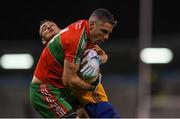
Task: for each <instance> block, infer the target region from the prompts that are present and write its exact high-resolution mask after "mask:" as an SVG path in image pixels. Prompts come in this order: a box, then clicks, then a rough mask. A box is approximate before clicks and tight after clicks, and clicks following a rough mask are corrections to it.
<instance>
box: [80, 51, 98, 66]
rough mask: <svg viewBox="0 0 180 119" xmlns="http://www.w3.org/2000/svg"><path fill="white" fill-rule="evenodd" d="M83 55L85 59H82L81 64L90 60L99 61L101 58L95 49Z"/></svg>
mask: <svg viewBox="0 0 180 119" xmlns="http://www.w3.org/2000/svg"><path fill="white" fill-rule="evenodd" d="M83 55H84V58H83V59H82V61H81V64H84V63H86V62H88V61H89V60H90V59H92V58H94V57H96V58H98V59H99V56H98V54H97V52H96V51H95V50H94V49H87V50H86V51H85V52H84V54H83Z"/></svg>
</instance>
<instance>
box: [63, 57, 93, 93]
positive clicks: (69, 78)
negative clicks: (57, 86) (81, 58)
mask: <svg viewBox="0 0 180 119" xmlns="http://www.w3.org/2000/svg"><path fill="white" fill-rule="evenodd" d="M78 67H79V65H78V64H73V63H70V62H68V61H67V60H65V61H64V72H63V77H62V81H63V83H64V85H65V86H69V87H72V88H81V89H86V90H90V89H93V86H92V85H91V84H89V83H86V82H85V81H84V80H82V79H81V78H80V77H78V76H77V74H76V72H77V70H78Z"/></svg>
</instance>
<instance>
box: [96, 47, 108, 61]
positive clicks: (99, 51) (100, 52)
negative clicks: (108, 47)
mask: <svg viewBox="0 0 180 119" xmlns="http://www.w3.org/2000/svg"><path fill="white" fill-rule="evenodd" d="M94 49H95V50H96V52H97V54H98V56H99V59H100V63H101V64H104V63H106V62H107V60H108V55H107V54H106V53H105V51H104V50H103V49H101V48H100V47H99V46H98V45H94Z"/></svg>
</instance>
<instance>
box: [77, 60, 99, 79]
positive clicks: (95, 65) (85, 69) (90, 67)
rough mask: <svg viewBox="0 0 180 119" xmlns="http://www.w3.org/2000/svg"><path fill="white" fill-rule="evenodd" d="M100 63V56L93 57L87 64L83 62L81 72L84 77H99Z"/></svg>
mask: <svg viewBox="0 0 180 119" xmlns="http://www.w3.org/2000/svg"><path fill="white" fill-rule="evenodd" d="M99 65H100V62H99V58H97V57H92V58H91V59H89V60H88V61H87V62H86V63H85V64H83V66H82V68H81V69H80V73H81V74H82V76H83V77H86V78H94V77H97V75H98V74H99V71H100V69H99Z"/></svg>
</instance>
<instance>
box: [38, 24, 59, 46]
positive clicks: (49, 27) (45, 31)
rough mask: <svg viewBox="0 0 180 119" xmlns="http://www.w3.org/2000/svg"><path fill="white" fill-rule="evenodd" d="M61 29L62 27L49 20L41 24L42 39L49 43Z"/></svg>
mask: <svg viewBox="0 0 180 119" xmlns="http://www.w3.org/2000/svg"><path fill="white" fill-rule="evenodd" d="M59 31H60V29H59V28H58V26H57V25H56V24H55V23H54V22H52V21H48V22H45V23H44V24H42V25H41V27H40V31H39V32H40V36H41V37H42V39H43V40H45V42H46V43H47V42H49V41H50V40H51V39H52V38H53V37H54V36H55V35H56V34H58V33H59Z"/></svg>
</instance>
